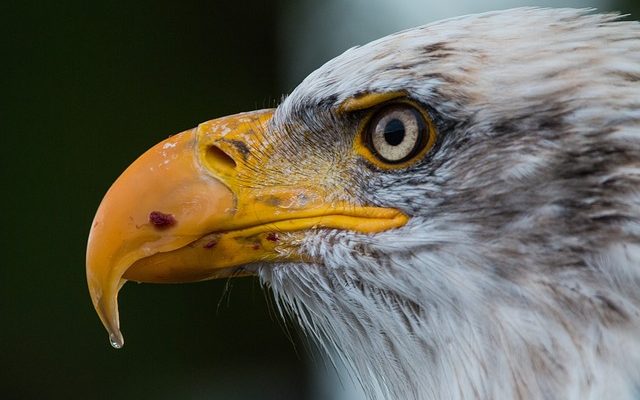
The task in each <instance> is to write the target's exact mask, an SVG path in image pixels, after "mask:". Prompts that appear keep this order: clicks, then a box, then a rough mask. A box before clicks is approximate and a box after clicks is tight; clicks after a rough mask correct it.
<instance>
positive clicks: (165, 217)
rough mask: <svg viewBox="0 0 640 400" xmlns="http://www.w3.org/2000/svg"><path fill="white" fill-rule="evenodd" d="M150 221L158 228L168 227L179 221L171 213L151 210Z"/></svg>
mask: <svg viewBox="0 0 640 400" xmlns="http://www.w3.org/2000/svg"><path fill="white" fill-rule="evenodd" d="M149 222H150V223H151V225H153V226H154V227H156V228H157V229H166V228H170V227H172V226H173V225H175V224H176V222H177V221H176V219H175V217H174V216H173V215H171V214H165V213H162V212H160V211H151V213H150V214H149Z"/></svg>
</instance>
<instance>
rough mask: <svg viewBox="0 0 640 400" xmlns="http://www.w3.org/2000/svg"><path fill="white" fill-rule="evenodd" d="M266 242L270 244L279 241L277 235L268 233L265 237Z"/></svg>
mask: <svg viewBox="0 0 640 400" xmlns="http://www.w3.org/2000/svg"><path fill="white" fill-rule="evenodd" d="M267 240H268V241H270V242H277V241H278V240H280V238H279V237H278V234H277V233H275V232H270V233H269V234H268V235H267Z"/></svg>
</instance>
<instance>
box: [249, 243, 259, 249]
mask: <svg viewBox="0 0 640 400" xmlns="http://www.w3.org/2000/svg"><path fill="white" fill-rule="evenodd" d="M251 248H252V249H254V250H258V249H260V244H258V243H254V244H253V246H251Z"/></svg>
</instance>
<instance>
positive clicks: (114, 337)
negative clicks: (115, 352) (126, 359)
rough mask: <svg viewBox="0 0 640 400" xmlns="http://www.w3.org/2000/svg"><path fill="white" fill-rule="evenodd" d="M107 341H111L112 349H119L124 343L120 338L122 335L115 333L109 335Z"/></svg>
mask: <svg viewBox="0 0 640 400" xmlns="http://www.w3.org/2000/svg"><path fill="white" fill-rule="evenodd" d="M118 336H119V337H118ZM109 342H110V343H111V347H113V348H114V349H121V348H122V346H123V345H124V339H123V338H122V335H116V334H115V333H112V334H110V335H109Z"/></svg>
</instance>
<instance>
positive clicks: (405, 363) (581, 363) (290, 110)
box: [258, 8, 640, 399]
mask: <svg viewBox="0 0 640 400" xmlns="http://www.w3.org/2000/svg"><path fill="white" fill-rule="evenodd" d="M397 90H403V91H405V92H407V93H408V95H409V96H410V97H411V98H413V99H415V100H417V101H419V102H420V103H421V104H424V105H425V106H426V107H428V108H429V110H430V111H431V113H432V116H433V117H434V120H435V121H436V122H437V124H438V127H439V131H440V132H439V133H440V136H441V137H442V142H441V144H440V146H439V147H438V148H437V149H436V150H435V151H434V152H433V154H430V155H429V157H428V158H427V159H425V160H424V162H422V163H419V164H418V165H416V166H412V167H410V168H408V169H407V170H403V171H400V172H394V173H389V172H384V171H376V170H375V169H367V168H362V165H361V164H357V163H355V162H354V163H353V164H349V163H348V162H346V161H345V165H347V167H345V166H344V165H343V164H340V168H343V169H344V168H347V169H348V168H350V170H349V171H348V172H349V173H350V174H351V176H355V175H357V179H356V184H355V185H353V186H352V187H349V188H346V189H345V188H343V190H337V192H338V193H337V194H336V197H341V198H348V199H350V200H351V201H353V202H355V203H368V204H376V205H384V206H388V207H395V208H398V209H401V210H403V211H404V212H406V213H407V214H408V215H410V216H411V217H412V218H411V220H410V222H409V223H408V224H407V225H406V226H404V227H403V228H401V229H397V230H393V231H388V232H384V233H380V234H376V235H363V234H355V233H352V232H340V231H327V230H317V231H312V232H311V233H309V234H308V235H307V236H306V237H305V239H304V241H303V243H302V246H303V249H304V251H305V252H306V253H308V254H309V255H311V256H312V258H314V259H317V260H321V261H320V262H318V264H317V265H315V264H314V265H311V264H281V265H275V266H274V265H264V266H260V267H259V268H258V272H259V274H260V276H261V279H262V280H263V282H264V283H265V284H266V285H267V286H270V287H271V288H272V289H273V291H274V293H275V295H276V297H277V298H278V299H279V300H280V302H279V304H280V306H281V310H282V311H283V313H288V314H291V315H292V316H293V317H294V319H296V320H297V321H299V322H300V324H301V325H302V327H303V328H304V330H305V332H306V333H307V334H308V335H310V336H311V337H312V338H314V339H315V340H316V341H317V342H318V343H319V345H320V346H321V347H322V348H324V349H326V350H327V352H328V353H329V354H332V355H334V357H339V358H340V360H341V361H342V362H344V364H345V365H346V366H347V368H348V370H349V372H350V374H351V376H352V378H353V379H354V380H356V381H358V382H359V383H360V384H362V386H363V387H364V389H365V391H366V393H367V394H368V396H369V397H370V398H372V399H382V398H389V399H511V398H519V399H538V398H540V399H542V398H544V399H602V398H612V399H631V398H633V396H634V394H635V393H636V388H637V387H638V385H639V384H640V224H639V220H640V194H639V191H638V188H640V25H639V24H638V23H635V22H621V21H618V19H617V17H616V16H614V15H590V14H589V13H588V12H585V11H583V10H568V9H563V10H550V9H532V8H526V9H516V10H510V11H503V12H494V13H488V14H481V15H473V16H467V17H461V18H456V19H452V20H447V21H443V22H438V23H435V24H431V25H427V26H423V27H419V28H415V29H411V30H407V31H404V32H400V33H397V34H395V35H391V36H388V37H385V38H382V39H380V40H377V41H375V42H372V43H369V44H367V45H365V46H362V47H357V48H353V49H350V50H348V51H347V52H345V53H344V54H342V55H341V56H339V57H337V58H335V59H333V60H331V61H329V62H328V63H327V64H325V65H324V66H322V67H321V68H319V69H318V70H317V71H315V72H313V73H312V74H311V75H309V77H308V78H306V79H305V80H304V81H303V82H302V83H301V84H300V86H298V87H297V88H296V89H295V90H294V91H293V93H292V94H291V95H290V96H289V97H288V98H287V99H286V100H285V101H284V102H283V103H282V104H281V105H280V107H278V110H277V112H276V116H275V118H274V122H273V127H274V129H273V131H274V132H277V131H282V132H284V131H290V129H289V128H288V127H289V126H291V125H295V126H296V127H300V126H304V127H306V129H307V130H308V131H310V132H312V133H313V135H316V139H317V140H315V141H312V143H311V144H309V143H306V144H305V142H303V141H302V139H298V140H299V142H297V143H292V144H290V146H287V149H288V150H286V151H288V152H289V153H287V152H286V151H284V150H283V153H282V154H281V156H282V157H288V158H291V157H292V155H293V153H292V151H293V150H292V149H298V150H300V151H301V152H303V153H304V152H305V151H306V152H307V153H305V154H312V152H318V151H319V150H320V149H322V147H321V145H322V143H325V142H326V143H334V142H339V141H340V140H342V139H340V138H342V137H344V135H345V129H344V128H343V127H342V126H341V125H340V124H341V122H340V121H339V120H337V119H336V118H335V117H333V116H332V115H333V114H332V113H333V112H334V111H335V109H336V107H337V105H338V104H340V102H341V101H343V100H345V99H347V98H349V97H351V96H353V95H356V94H358V93H364V92H381V91H383V92H385V91H397ZM277 137H278V136H277V135H274V140H276V139H277ZM296 146H297V147H296ZM304 146H307V147H304ZM319 146H320V147H319ZM335 148H338V149H339V147H329V148H327V151H329V150H332V149H335ZM305 149H306V150H305ZM298 157H300V156H298ZM336 157H337V156H336ZM305 166H307V167H308V164H305ZM265 168H269V166H268V165H267V166H265ZM358 168H359V169H358ZM338 169H339V168H338ZM293 174H294V175H295V171H294V172H293ZM344 174H345V171H344V170H343V171H342V172H341V173H340V174H337V175H336V177H335V179H332V180H331V184H330V185H335V186H336V187H340V185H341V184H342V183H344V180H341V179H340V177H341V176H343V175H344ZM328 185H329V184H328Z"/></svg>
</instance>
